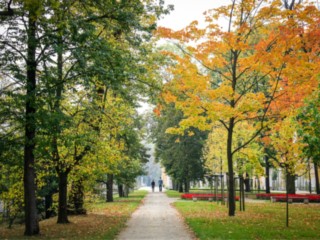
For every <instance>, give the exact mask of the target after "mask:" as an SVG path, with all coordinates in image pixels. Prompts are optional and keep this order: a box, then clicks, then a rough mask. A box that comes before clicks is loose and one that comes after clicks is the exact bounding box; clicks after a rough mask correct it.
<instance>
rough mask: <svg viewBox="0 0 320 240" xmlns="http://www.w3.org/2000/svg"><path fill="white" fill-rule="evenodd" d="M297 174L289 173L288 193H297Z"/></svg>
mask: <svg viewBox="0 0 320 240" xmlns="http://www.w3.org/2000/svg"><path fill="white" fill-rule="evenodd" d="M295 180H296V176H295V175H292V174H290V173H288V175H287V181H288V185H287V186H288V189H287V191H288V194H296V184H295Z"/></svg>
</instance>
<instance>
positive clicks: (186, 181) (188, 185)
mask: <svg viewBox="0 0 320 240" xmlns="http://www.w3.org/2000/svg"><path fill="white" fill-rule="evenodd" d="M189 191H190V183H189V181H188V180H187V179H186V180H185V181H184V192H185V193H188V192H189Z"/></svg>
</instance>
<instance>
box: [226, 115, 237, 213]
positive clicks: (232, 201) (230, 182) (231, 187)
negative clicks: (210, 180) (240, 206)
mask: <svg viewBox="0 0 320 240" xmlns="http://www.w3.org/2000/svg"><path fill="white" fill-rule="evenodd" d="M233 127H234V118H230V120H229V129H228V139H227V159H228V174H229V180H228V194H229V197H228V201H229V216H235V211H236V202H235V188H234V173H233V159H232V135H233Z"/></svg>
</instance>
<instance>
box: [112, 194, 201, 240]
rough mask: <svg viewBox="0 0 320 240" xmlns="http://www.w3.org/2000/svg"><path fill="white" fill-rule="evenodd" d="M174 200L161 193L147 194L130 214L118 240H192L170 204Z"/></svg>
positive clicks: (191, 236) (190, 234) (192, 237)
mask: <svg viewBox="0 0 320 240" xmlns="http://www.w3.org/2000/svg"><path fill="white" fill-rule="evenodd" d="M174 201H175V199H172V198H168V197H167V196H166V194H165V193H163V192H149V193H148V194H147V196H146V197H145V198H144V202H143V204H142V205H141V206H140V207H139V208H138V209H137V210H136V211H135V212H134V213H133V214H132V217H131V218H130V219H129V221H128V222H127V227H126V228H125V229H124V230H123V231H122V232H121V233H120V234H119V235H118V237H117V239H118V240H138V239H139V240H140V239H150V240H171V239H173V240H180V239H181V240H182V239H183V240H192V239H195V237H194V236H193V235H192V233H191V232H190V231H189V230H188V229H187V228H186V226H185V224H184V223H183V221H182V220H181V218H180V217H179V213H178V212H177V210H176V209H175V208H173V207H172V206H171V205H170V204H171V203H172V202H174Z"/></svg>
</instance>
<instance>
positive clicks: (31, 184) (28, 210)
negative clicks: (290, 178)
mask: <svg viewBox="0 0 320 240" xmlns="http://www.w3.org/2000/svg"><path fill="white" fill-rule="evenodd" d="M36 21H37V16H36V12H35V11H30V13H29V20H28V27H29V29H28V42H27V48H28V55H27V83H26V86H27V91H26V103H25V104H26V105H25V144H24V176H23V181H24V204H25V232H24V234H25V235H27V236H31V235H37V234H39V232H40V228H39V219H38V211H37V203H36V183H35V178H36V173H35V169H34V165H35V157H34V150H35V136H36V126H35V125H36V120H35V113H36V104H35V102H36V68H37V63H36V47H37V43H36V28H37V27H36Z"/></svg>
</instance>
